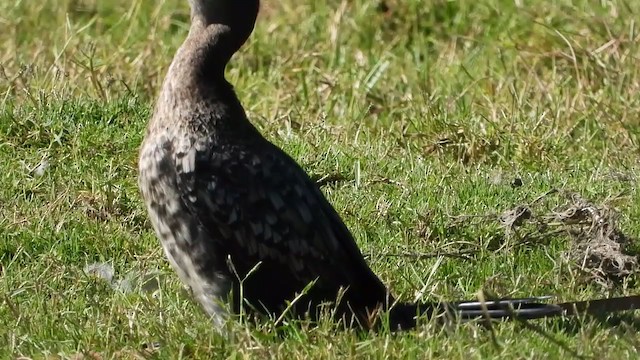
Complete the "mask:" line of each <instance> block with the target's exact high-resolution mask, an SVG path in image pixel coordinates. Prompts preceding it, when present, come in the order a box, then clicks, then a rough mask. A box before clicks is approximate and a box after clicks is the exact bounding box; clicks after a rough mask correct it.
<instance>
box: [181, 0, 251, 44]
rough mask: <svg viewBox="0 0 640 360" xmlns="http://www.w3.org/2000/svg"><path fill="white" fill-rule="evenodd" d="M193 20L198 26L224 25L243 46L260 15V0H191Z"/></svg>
mask: <svg viewBox="0 0 640 360" xmlns="http://www.w3.org/2000/svg"><path fill="white" fill-rule="evenodd" d="M189 5H190V6H191V21H192V23H193V24H194V25H196V26H205V27H207V26H209V25H222V26H225V27H227V28H228V29H229V32H230V34H231V35H232V36H233V38H234V39H235V42H236V43H237V48H239V47H240V46H242V44H244V42H245V41H246V40H247V38H249V35H251V32H252V31H253V27H254V25H255V22H256V18H257V17H258V10H259V8H260V1H259V0H189Z"/></svg>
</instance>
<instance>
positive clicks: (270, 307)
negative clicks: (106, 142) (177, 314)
mask: <svg viewBox="0 0 640 360" xmlns="http://www.w3.org/2000/svg"><path fill="white" fill-rule="evenodd" d="M190 5H191V9H192V13H191V15H192V16H191V17H192V26H191V29H190V31H189V35H188V36H187V39H186V40H185V42H184V44H183V45H182V46H181V47H180V49H179V50H178V51H177V53H176V55H175V58H174V60H173V62H172V64H171V66H170V68H169V71H168V73H167V75H166V79H165V81H164V84H163V87H162V91H161V93H160V95H159V98H158V101H157V104H156V108H155V111H154V113H153V116H152V119H151V121H150V124H149V127H148V131H147V134H146V137H145V140H144V143H143V145H142V149H141V152H140V162H139V170H140V177H139V184H140V188H141V191H142V195H143V198H144V202H145V204H146V206H147V208H148V211H149V216H150V218H151V221H152V223H153V226H154V229H155V231H156V233H157V234H158V237H159V238H160V240H161V243H162V245H163V247H164V249H165V252H166V254H167V257H168V258H169V260H170V262H171V263H172V265H173V267H174V268H175V270H176V271H177V273H178V274H179V276H180V278H181V279H182V280H183V281H184V282H185V283H186V284H187V285H189V286H190V287H191V289H192V290H193V294H194V296H195V298H196V299H197V300H198V301H199V302H200V303H201V304H202V306H203V307H204V309H205V310H206V311H207V312H208V313H209V314H210V315H211V316H212V318H213V320H214V322H215V323H216V324H217V325H218V326H219V325H221V324H222V323H223V322H224V320H225V318H226V310H225V307H224V306H223V302H225V301H226V299H227V294H228V293H229V291H230V290H231V289H234V297H235V298H236V301H234V304H233V305H234V309H235V310H238V307H239V306H240V302H239V301H238V299H237V298H238V297H239V294H240V292H239V289H238V287H239V281H238V277H239V278H240V279H244V278H245V277H246V279H245V280H244V281H243V289H242V294H243V296H244V299H245V301H246V302H247V303H249V304H251V306H253V307H254V308H255V310H257V311H258V312H260V313H267V314H276V315H278V314H279V313H280V312H281V311H282V310H283V309H284V308H285V307H286V304H287V302H288V301H291V300H293V299H294V298H296V296H297V295H298V294H299V293H300V292H301V291H302V290H303V289H305V287H307V285H309V283H311V282H314V281H315V284H314V285H313V286H312V287H311V288H310V290H309V291H308V293H307V294H306V296H304V297H302V298H300V299H298V302H297V305H296V307H295V308H294V309H293V310H294V311H293V315H296V316H305V315H309V316H310V317H311V318H314V317H315V316H316V314H317V313H316V311H317V310H316V308H317V306H318V305H320V304H321V303H324V302H335V301H336V298H337V296H338V294H339V293H340V292H341V291H344V294H343V296H342V297H341V301H340V302H339V303H338V304H336V305H337V309H338V311H337V316H338V317H344V318H345V319H346V320H347V321H350V320H351V319H353V318H352V316H355V320H357V322H358V323H359V324H361V325H362V326H364V327H370V326H371V324H372V322H371V321H370V320H371V317H370V315H371V314H372V313H374V312H376V311H377V310H379V309H382V310H389V308H390V306H391V305H392V304H393V303H394V298H393V297H392V296H390V295H389V293H388V291H387V288H386V287H385V286H384V285H383V284H382V282H381V281H380V279H379V278H378V277H377V276H376V275H375V274H374V273H373V272H372V271H371V269H370V268H369V266H368V265H367V263H366V262H365V260H364V258H363V256H362V254H361V252H360V250H359V249H358V247H357V245H356V243H355V241H354V239H353V236H352V235H351V233H350V232H349V230H348V229H347V228H346V226H345V225H344V223H343V222H342V220H341V219H340V217H339V216H338V214H337V213H336V211H335V210H334V209H333V207H332V206H331V204H329V202H328V201H327V200H326V198H325V197H324V196H323V194H322V193H321V192H320V191H319V190H318V188H317V186H316V185H315V184H314V183H313V182H312V181H311V180H310V179H309V177H308V176H307V174H306V173H305V172H304V171H303V170H302V169H301V168H300V166H299V165H298V164H297V163H296V162H295V161H294V160H293V159H291V158H290V157H289V156H288V155H287V154H285V153H284V152H283V151H282V150H280V149H279V148H277V147H276V146H274V145H273V144H271V143H270V142H269V141H267V140H265V139H264V138H263V137H262V136H261V135H260V133H259V132H258V131H257V130H256V129H255V128H254V127H253V126H252V125H251V123H250V122H249V121H248V119H247V116H246V115H245V112H244V110H243V108H242V106H241V104H240V102H239V101H238V99H237V97H236V95H235V93H234V91H233V88H232V86H231V85H230V84H229V83H227V81H226V80H225V78H224V67H225V66H226V64H227V61H228V60H229V59H230V57H231V56H232V55H233V53H235V52H236V51H237V50H238V49H239V48H240V47H241V46H242V44H243V43H244V42H245V40H246V39H247V38H248V37H249V35H250V33H251V32H252V30H253V26H254V22H255V20H256V16H257V13H258V7H259V4H258V0H246V1H236V0H190ZM256 266H257V267H256ZM254 268H255V269H254ZM252 269H254V270H255V271H253V272H252ZM249 273H251V274H250V275H249V276H248V277H247V275H248V274H249ZM425 309H430V307H429V306H426V307H425ZM425 309H422V310H421V311H426V310H425ZM416 311H417V309H416V306H415V305H411V304H399V305H397V306H396V307H393V308H392V309H391V312H390V321H391V323H392V324H391V325H392V326H393V327H402V328H407V327H411V326H413V325H414V319H413V318H414V315H415V314H416Z"/></svg>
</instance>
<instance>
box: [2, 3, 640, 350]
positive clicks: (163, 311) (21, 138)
mask: <svg viewBox="0 0 640 360" xmlns="http://www.w3.org/2000/svg"><path fill="white" fill-rule="evenodd" d="M186 3H187V2H186V1H181V0H163V1H157V2H153V1H142V0H134V1H124V0H113V1H93V0H42V1H38V2H27V1H15V2H10V1H5V2H0V24H1V27H2V29H3V30H2V31H0V43H2V44H3V47H2V49H3V51H2V52H0V65H1V66H0V205H1V206H0V304H1V305H0V358H2V359H5V358H6V359H12V358H13V359H15V358H25V357H26V358H36V359H44V358H46V359H57V358H71V359H81V358H84V359H94V358H95V359H109V358H125V359H127V358H137V357H148V358H162V359H165V358H166V359H175V358H245V357H250V358H263V357H272V358H288V359H291V358H296V359H297V358H344V357H361V358H452V359H460V358H465V359H469V358H498V357H501V358H543V357H544V358H547V357H549V358H564V357H585V358H591V357H597V358H611V359H621V358H637V356H638V349H639V348H640V339H639V338H638V335H637V333H638V331H637V320H636V319H635V318H633V317H632V315H627V316H623V317H616V318H615V319H614V320H613V321H600V320H596V319H589V318H586V319H574V320H553V321H542V322H535V323H534V325H535V326H536V327H537V331H534V330H532V329H530V328H528V327H526V326H523V325H521V324H517V323H504V324H495V325H494V326H493V327H492V328H491V329H485V328H483V327H481V326H479V325H477V324H465V325H459V326H454V327H447V328H441V327H438V326H437V325H435V324H425V325H424V326H423V327H421V328H420V329H417V330H416V331H411V332H406V333H401V334H390V333H388V332H382V333H379V334H368V333H365V334H363V333H358V332H355V331H343V330H339V329H336V328H335V326H333V325H331V324H330V323H329V322H326V323H324V322H323V323H322V324H320V326H319V327H317V328H308V327H307V326H305V325H304V324H292V325H285V326H284V328H283V329H281V331H280V332H279V333H276V332H275V331H273V324H272V323H265V324H260V325H245V324H241V323H233V324H231V325H230V335H229V336H228V338H225V337H222V336H220V335H219V334H217V333H216V332H215V331H214V330H213V329H212V328H211V326H210V324H209V322H208V320H207V318H206V316H205V315H204V313H203V312H202V311H201V310H200V309H199V307H198V306H197V305H196V304H194V303H193V302H192V301H191V300H190V299H189V298H188V297H185V296H184V295H183V290H182V287H181V285H180V283H179V281H178V280H177V278H176V276H175V275H174V274H173V272H172V271H171V269H170V268H169V266H168V265H167V263H166V261H165V258H164V255H163V253H162V252H161V250H160V247H159V244H158V242H157V240H156V238H155V236H154V234H153V232H152V230H151V228H150V226H149V223H148V221H147V219H146V214H145V212H144V209H143V207H142V204H141V201H140V198H139V196H138V190H137V186H136V169H137V165H136V161H137V150H138V147H139V145H140V142H141V139H142V135H143V131H144V128H145V124H146V121H147V119H148V117H149V113H150V109H151V108H152V104H153V100H154V96H155V94H156V93H157V91H158V89H159V85H160V83H161V81H162V78H163V75H164V72H165V70H166V68H167V66H168V64H169V62H170V61H171V58H172V56H173V53H174V51H175V50H176V48H177V47H178V46H179V44H180V43H181V41H182V39H183V38H184V36H185V34H186V31H187V29H188V9H187V5H186ZM262 6H263V11H262V15H261V17H260V19H259V23H258V25H257V28H256V30H255V33H254V35H253V37H252V38H251V40H250V42H249V43H248V44H247V46H245V48H244V49H243V50H242V51H241V53H239V54H238V55H237V56H236V57H235V58H234V60H233V63H232V64H231V65H230V66H229V68H228V71H227V74H228V79H229V80H230V81H231V82H232V83H233V84H235V86H236V89H237V91H238V93H239V96H240V98H241V100H242V101H243V103H244V104H245V107H246V109H247V112H248V113H249V115H250V117H251V118H252V119H253V122H254V123H255V124H256V125H257V126H258V127H259V129H261V131H262V132H263V133H264V135H265V136H266V137H268V138H269V139H271V140H272V141H273V142H275V143H276V144H278V145H279V146H281V147H282V148H284V149H285V150H286V151H287V152H288V153H290V154H292V156H293V157H294V158H296V159H297V160H298V161H299V162H300V163H301V164H303V166H304V168H305V169H307V171H309V172H310V173H311V174H313V175H314V176H317V177H319V178H320V177H323V176H326V175H330V176H332V177H335V178H338V179H342V180H340V181H335V182H330V183H328V184H327V185H325V186H323V191H324V192H325V193H326V194H327V195H328V197H329V198H330V200H331V202H332V203H333V204H334V206H335V207H336V208H337V209H338V211H339V213H340V214H341V215H342V216H343V218H344V219H345V221H346V222H347V224H348V225H349V227H350V229H351V230H352V231H353V233H354V235H355V237H356V239H357V241H358V244H359V245H360V247H361V248H362V250H363V252H364V253H365V254H366V255H367V257H368V259H369V262H370V264H371V266H372V267H373V269H374V270H375V271H376V273H378V274H379V275H380V276H381V277H382V278H383V279H384V281H385V282H386V283H387V284H389V285H390V286H391V287H392V289H393V290H394V292H395V293H397V294H400V295H401V297H402V298H404V299H412V298H413V297H414V296H416V292H417V291H418V290H420V289H422V290H423V292H422V296H423V299H425V300H433V299H445V300H455V299H461V298H470V299H472V298H474V297H475V294H476V293H477V292H478V291H479V290H488V291H492V292H495V293H497V294H499V295H502V296H529V295H543V294H552V295H555V296H556V298H555V300H557V301H568V300H574V299H577V300H584V299H588V298H592V297H604V296H613V295H621V294H633V293H638V292H639V290H640V289H639V285H638V284H637V281H636V278H637V277H636V275H635V273H632V274H631V275H630V276H627V277H625V278H624V279H623V280H622V281H619V282H606V283H605V284H604V285H606V286H604V285H603V284H600V283H597V282H595V281H594V280H593V278H592V277H590V276H586V275H585V274H588V273H587V272H585V269H582V268H581V266H580V265H581V264H579V263H576V262H575V261H574V259H573V258H572V257H571V256H570V255H569V254H570V252H571V249H572V248H573V247H574V245H575V244H574V240H575V239H574V238H572V237H571V236H569V235H568V234H567V233H566V232H559V233H556V234H555V235H553V236H542V237H539V238H537V239H536V240H535V241H524V239H523V238H522V236H519V234H518V233H508V232H505V231H504V229H503V228H502V227H501V226H500V224H499V222H498V221H497V220H496V219H495V217H480V218H465V217H463V216H464V215H486V214H500V213H502V212H504V211H506V210H509V209H512V208H514V207H515V206H516V205H519V204H528V203H531V202H532V201H533V200H534V199H536V198H537V197H538V196H539V195H540V194H544V193H546V192H547V191H549V190H550V189H554V188H557V189H566V190H570V191H574V192H577V193H579V194H581V196H582V197H584V198H585V199H589V200H591V201H593V202H594V203H595V204H599V206H606V207H609V208H613V209H615V210H616V211H617V213H618V214H619V218H618V225H619V227H620V229H621V230H622V231H623V232H624V233H625V234H627V235H628V236H630V237H632V238H633V237H635V236H637V235H638V234H640V223H639V222H638V221H637V219H638V215H640V194H639V193H638V191H637V186H636V184H637V181H638V175H639V174H638V169H639V168H638V155H639V140H640V139H639V135H640V116H639V115H640V97H639V96H638V93H639V91H640V66H638V63H639V61H640V59H639V55H640V47H639V43H638V40H639V39H640V35H639V34H640V32H639V31H638V24H637V18H638V14H639V13H640V5H638V3H637V2H633V1H623V0H612V1H601V2H595V1H588V0H573V1H569V0H557V1H553V2H551V1H542V0H532V1H529V2H527V3H526V4H524V2H521V1H507V0H481V1H468V0H461V1H443V0H434V1H429V2H424V1H416V0H411V1H398V0H387V1H386V2H383V1H371V0H354V1H344V2H340V1H337V0H327V1H322V2H297V1H291V0H284V1H281V2H277V1H269V0H267V1H265V4H263V5H262ZM514 179H520V180H521V181H522V186H516V187H514V186H512V183H513V181H514ZM565 203H566V199H565V198H564V197H563V196H562V195H561V194H553V195H549V196H548V197H546V198H545V199H544V201H543V203H542V204H540V205H539V207H537V208H536V211H538V212H542V213H544V212H549V211H551V210H553V209H556V208H557V207H559V206H562V205H563V204H565ZM461 219H462V220H461ZM534 230H535V228H534ZM520 235H521V234H520ZM638 246H640V244H638V243H637V242H635V241H632V243H631V248H636V249H637V248H638ZM459 252H465V253H467V254H468V256H466V257H465V258H459V257H451V256H444V255H442V254H444V253H459ZM403 253H413V254H421V253H425V254H440V256H429V257H424V258H420V259H418V260H416V259H415V258H413V257H409V256H395V255H398V254H403ZM95 262H104V263H108V264H111V265H112V266H113V268H114V269H115V277H116V278H117V279H122V278H125V277H127V276H128V275H131V274H133V275H132V276H133V277H134V278H135V277H136V276H142V275H141V274H145V273H149V272H154V271H159V272H160V273H161V274H163V276H162V277H160V280H159V283H160V288H159V290H156V291H154V292H152V293H148V292H144V291H142V290H141V286H136V287H134V291H120V290H118V289H114V288H113V287H112V286H110V285H109V284H108V283H107V282H106V281H104V280H103V279H100V278H96V277H94V276H89V275H87V274H86V273H85V272H84V270H83V269H84V268H85V266H86V265H87V264H91V263H95ZM154 342H160V343H161V347H160V349H157V350H156V349H145V345H144V344H152V343H154ZM558 343H561V344H562V346H560V345H558Z"/></svg>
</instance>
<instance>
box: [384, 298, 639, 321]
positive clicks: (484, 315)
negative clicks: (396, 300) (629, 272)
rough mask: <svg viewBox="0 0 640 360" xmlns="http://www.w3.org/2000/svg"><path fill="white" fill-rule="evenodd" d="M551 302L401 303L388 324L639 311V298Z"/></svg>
mask: <svg viewBox="0 0 640 360" xmlns="http://www.w3.org/2000/svg"><path fill="white" fill-rule="evenodd" d="M549 299H551V296H541V297H530V298H516V299H498V300H476V301H459V302H443V303H423V304H415V303H400V304H396V306H394V307H393V308H392V309H391V311H390V313H389V314H390V316H389V322H390V325H391V326H393V327H395V328H401V329H410V328H412V327H415V325H416V318H417V317H426V318H429V319H431V318H434V317H438V318H443V319H447V320H453V321H456V320H458V321H461V322H465V321H470V320H476V319H492V320H516V319H519V320H532V319H541V318H550V317H559V316H573V315H579V314H590V315H598V314H605V313H612V312H618V311H628V310H637V309H640V295H634V296H626V297H617V298H608V299H596V300H587V301H577V302H565V303H559V304H549V303H547V302H546V301H548V300H549Z"/></svg>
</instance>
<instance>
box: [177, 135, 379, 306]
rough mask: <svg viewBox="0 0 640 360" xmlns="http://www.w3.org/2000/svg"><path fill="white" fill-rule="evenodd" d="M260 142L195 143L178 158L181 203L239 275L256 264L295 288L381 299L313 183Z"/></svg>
mask: <svg viewBox="0 0 640 360" xmlns="http://www.w3.org/2000/svg"><path fill="white" fill-rule="evenodd" d="M263 145H264V146H261V148H260V150H259V151H256V149H247V148H242V147H237V146H236V147H229V148H221V149H217V151H216V152H214V153H211V152H208V151H206V150H205V149H207V148H208V147H207V146H198V144H194V145H192V146H191V147H190V148H188V149H184V150H183V151H179V152H178V155H177V158H176V168H177V170H178V179H177V180H178V186H179V187H180V191H181V193H182V197H183V201H184V203H185V204H186V205H187V207H188V208H189V209H190V211H191V212H193V213H194V214H196V215H197V217H198V219H199V221H200V223H201V224H202V226H203V227H205V229H206V230H207V231H208V232H209V234H210V237H211V239H212V241H215V242H218V243H219V247H218V248H220V249H225V250H226V251H228V254H227V255H228V256H230V257H231V261H232V263H233V266H234V268H235V269H236V270H237V272H238V273H239V275H240V276H244V275H246V274H247V273H248V272H249V271H250V270H251V269H252V268H254V266H256V265H257V263H258V262H262V264H261V265H259V267H258V268H257V271H260V270H261V269H265V270H264V271H271V272H272V274H271V275H273V276H282V277H284V278H286V277H287V276H289V277H290V279H289V280H288V281H294V282H297V283H296V284H292V285H294V286H296V287H298V288H300V289H302V288H304V287H305V286H306V285H307V284H308V283H309V282H311V281H314V280H316V279H317V280H318V283H317V284H316V286H321V287H322V286H327V287H328V290H331V289H332V288H333V287H335V285H336V284H337V285H339V286H342V287H358V288H369V289H368V290H367V291H370V292H371V294H375V295H374V296H375V297H380V298H382V297H384V295H383V293H386V289H385V287H384V285H383V284H382V283H381V281H380V280H379V279H378V278H377V277H376V276H375V275H374V274H373V272H372V271H371V270H370V268H369V267H368V265H367V264H366V262H365V260H364V258H363V256H362V254H361V252H360V251H359V249H358V247H357V245H356V243H355V241H354V240H353V237H352V235H351V234H350V232H349V231H348V229H347V228H346V226H345V225H344V223H343V222H342V221H341V219H340V218H339V216H338V215H337V213H336V212H335V210H334V209H333V207H332V206H331V205H330V204H329V203H328V201H327V200H326V198H325V197H324V196H323V195H322V193H321V192H320V191H319V189H318V188H317V186H316V185H315V184H314V183H313V182H312V181H311V180H310V179H309V177H308V176H307V175H306V173H305V172H304V171H303V170H302V169H301V168H300V167H299V166H298V165H297V164H296V163H295V161H293V160H292V159H291V158H290V157H289V156H287V155H286V154H284V152H282V151H281V150H280V149H278V148H276V147H275V146H273V145H271V144H269V143H265V144H263ZM199 148H201V149H203V150H202V151H200V150H199ZM334 295H335V294H334Z"/></svg>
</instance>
